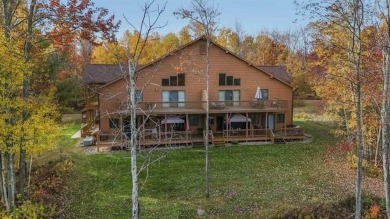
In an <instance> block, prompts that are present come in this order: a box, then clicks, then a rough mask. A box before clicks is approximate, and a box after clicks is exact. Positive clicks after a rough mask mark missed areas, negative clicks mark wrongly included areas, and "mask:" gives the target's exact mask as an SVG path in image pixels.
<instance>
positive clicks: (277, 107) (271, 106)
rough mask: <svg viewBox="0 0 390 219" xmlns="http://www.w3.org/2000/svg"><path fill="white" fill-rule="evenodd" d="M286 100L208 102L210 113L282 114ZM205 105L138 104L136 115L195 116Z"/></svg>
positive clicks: (177, 103) (181, 103) (203, 103)
mask: <svg viewBox="0 0 390 219" xmlns="http://www.w3.org/2000/svg"><path fill="white" fill-rule="evenodd" d="M287 107H288V100H253V101H214V100H210V101H209V112H210V113H240V112H241V113H242V112H249V113H250V112H284V111H286V110H287ZM206 108H207V104H206V102H205V101H198V102H140V103H138V111H137V113H138V114H147V113H153V114H186V113H189V114H196V113H200V114H202V113H205V112H206Z"/></svg>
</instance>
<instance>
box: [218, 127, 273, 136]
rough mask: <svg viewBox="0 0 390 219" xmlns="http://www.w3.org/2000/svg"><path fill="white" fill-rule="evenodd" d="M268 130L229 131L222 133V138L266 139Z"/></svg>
mask: <svg viewBox="0 0 390 219" xmlns="http://www.w3.org/2000/svg"><path fill="white" fill-rule="evenodd" d="M269 132H270V129H229V130H224V131H223V137H224V138H229V137H267V136H268V133H269Z"/></svg>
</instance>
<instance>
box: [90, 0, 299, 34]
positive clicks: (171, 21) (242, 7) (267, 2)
mask: <svg viewBox="0 0 390 219" xmlns="http://www.w3.org/2000/svg"><path fill="white" fill-rule="evenodd" d="M94 2H95V6H98V7H105V8H107V9H109V10H110V13H111V14H112V13H113V14H115V16H116V18H117V19H121V20H124V19H123V18H124V16H126V18H127V19H128V20H129V21H131V22H132V23H133V24H134V25H136V26H139V23H140V21H141V16H142V10H141V8H140V6H139V5H140V4H141V5H142V4H143V3H145V0H94ZM165 2H167V6H166V10H165V12H164V13H163V15H162V17H161V18H160V20H159V21H160V24H165V23H166V22H167V25H166V26H165V27H164V28H163V29H159V30H158V32H159V33H160V34H167V33H169V32H173V33H178V32H179V31H180V29H181V28H182V27H184V26H185V25H187V24H188V21H187V20H185V21H183V20H179V19H177V18H176V17H174V16H173V11H175V10H177V9H178V8H181V7H182V6H183V7H184V8H189V7H190V0H155V5H156V7H157V4H159V5H160V6H162V5H164V3H165ZM214 5H215V6H216V7H217V8H219V10H220V11H221V15H220V17H219V25H218V27H231V28H233V27H234V24H235V20H237V21H238V22H239V23H240V24H241V25H242V27H243V29H244V31H245V33H246V34H252V35H253V34H257V33H258V32H260V31H261V30H268V31H272V30H274V29H277V30H281V31H285V30H295V29H299V28H301V27H303V26H305V23H304V22H303V21H302V18H301V17H299V16H298V15H296V7H295V6H294V4H293V0H214ZM126 29H128V30H132V28H131V26H130V25H129V24H127V23H126V22H125V21H123V22H122V26H121V30H120V34H119V37H121V35H122V33H123V32H124V30H126Z"/></svg>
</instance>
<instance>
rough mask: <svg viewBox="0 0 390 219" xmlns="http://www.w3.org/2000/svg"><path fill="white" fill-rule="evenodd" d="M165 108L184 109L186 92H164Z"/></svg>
mask: <svg viewBox="0 0 390 219" xmlns="http://www.w3.org/2000/svg"><path fill="white" fill-rule="evenodd" d="M162 102H163V107H184V106H185V102H186V95H185V92H184V91H182V90H164V91H162Z"/></svg>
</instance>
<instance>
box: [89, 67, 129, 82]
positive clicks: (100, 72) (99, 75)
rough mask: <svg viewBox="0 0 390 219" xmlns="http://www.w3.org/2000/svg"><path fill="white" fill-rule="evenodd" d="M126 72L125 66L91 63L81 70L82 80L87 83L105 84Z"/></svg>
mask: <svg viewBox="0 0 390 219" xmlns="http://www.w3.org/2000/svg"><path fill="white" fill-rule="evenodd" d="M125 74H127V68H121V67H120V66H119V65H113V64H91V65H87V66H85V68H84V70H83V82H84V83H87V84H106V83H108V82H111V81H114V80H116V79H119V78H120V77H122V76H123V75H125Z"/></svg>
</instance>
